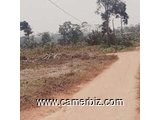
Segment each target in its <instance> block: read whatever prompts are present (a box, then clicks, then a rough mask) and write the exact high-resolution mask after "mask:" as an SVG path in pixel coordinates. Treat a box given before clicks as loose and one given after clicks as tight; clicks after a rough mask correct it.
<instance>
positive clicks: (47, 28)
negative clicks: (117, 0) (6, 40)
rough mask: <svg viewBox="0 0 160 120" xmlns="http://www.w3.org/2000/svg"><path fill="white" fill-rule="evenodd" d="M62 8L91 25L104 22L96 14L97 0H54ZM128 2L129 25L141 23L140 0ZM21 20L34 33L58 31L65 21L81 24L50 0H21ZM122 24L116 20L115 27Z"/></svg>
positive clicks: (127, 0)
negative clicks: (27, 24) (25, 22)
mask: <svg viewBox="0 0 160 120" xmlns="http://www.w3.org/2000/svg"><path fill="white" fill-rule="evenodd" d="M52 1H53V2H55V3H56V4H57V5H59V6H60V7H61V8H63V9H64V10H66V11H67V12H69V13H70V14H71V15H73V16H74V17H76V18H78V19H79V20H80V21H82V22H83V21H86V22H88V23H89V24H91V25H94V24H102V20H101V16H100V15H97V14H95V11H96V9H97V4H96V1H97V0H52ZM124 1H125V2H126V4H127V13H128V15H129V25H135V24H137V23H140V2H139V0H124ZM20 12H21V13H20V15H21V17H20V18H21V19H20V20H21V21H24V20H26V21H27V22H28V23H29V24H30V26H31V28H32V29H33V31H34V34H37V33H42V32H53V33H57V32H58V28H59V25H62V24H63V23H64V22H65V21H71V22H72V23H75V24H81V23H80V22H79V21H77V20H75V19H74V18H72V17H71V16H69V15H67V14H65V13H64V12H62V11H61V10H60V9H58V8H57V7H55V6H54V5H52V4H51V3H50V2H49V1H48V0H21V6H20ZM119 26H120V20H115V27H119Z"/></svg>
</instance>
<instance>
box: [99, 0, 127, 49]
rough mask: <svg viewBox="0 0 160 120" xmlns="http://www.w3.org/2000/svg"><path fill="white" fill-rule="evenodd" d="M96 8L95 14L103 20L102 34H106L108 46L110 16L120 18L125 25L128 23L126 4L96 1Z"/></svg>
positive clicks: (113, 0)
mask: <svg viewBox="0 0 160 120" xmlns="http://www.w3.org/2000/svg"><path fill="white" fill-rule="evenodd" d="M97 4H98V8H97V11H96V13H98V14H100V15H101V17H102V20H103V23H102V33H103V35H105V33H107V39H105V41H104V42H105V43H106V42H107V41H108V45H109V46H110V43H111V40H110V34H111V32H112V30H111V28H110V26H109V24H110V19H111V17H112V16H116V18H117V17H119V16H120V17H122V18H123V21H124V22H125V23H127V22H128V15H127V14H126V12H125V10H126V4H125V3H124V2H122V1H121V0H97Z"/></svg>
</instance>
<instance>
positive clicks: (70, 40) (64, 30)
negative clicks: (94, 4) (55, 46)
mask: <svg viewBox="0 0 160 120" xmlns="http://www.w3.org/2000/svg"><path fill="white" fill-rule="evenodd" d="M59 33H60V34H61V35H63V39H61V40H60V43H61V44H76V43H77V42H79V40H80V37H81V36H82V35H83V34H82V31H81V30H80V26H79V25H78V24H72V23H71V22H70V21H68V22H65V23H64V24H63V25H60V27H59Z"/></svg>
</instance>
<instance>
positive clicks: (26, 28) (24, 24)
mask: <svg viewBox="0 0 160 120" xmlns="http://www.w3.org/2000/svg"><path fill="white" fill-rule="evenodd" d="M20 30H21V31H24V34H25V36H27V37H28V39H29V35H30V34H32V33H33V31H32V29H31V27H30V25H29V24H28V22H26V21H23V22H20Z"/></svg>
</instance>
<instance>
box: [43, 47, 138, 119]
mask: <svg viewBox="0 0 160 120" xmlns="http://www.w3.org/2000/svg"><path fill="white" fill-rule="evenodd" d="M117 54H118V57H119V60H118V61H117V62H115V63H114V64H113V65H112V66H111V67H110V68H109V69H106V70H104V71H103V72H102V73H101V74H100V75H98V76H97V77H96V78H95V79H94V80H93V81H91V82H90V83H89V84H87V85H85V87H83V88H82V89H81V90H80V91H79V92H78V93H76V94H75V95H74V96H73V98H88V97H91V98H93V97H97V98H101V99H106V98H108V99H110V98H122V99H123V100H124V106H114V107H113V106H103V107H98V106H93V107H89V106H84V107H82V106H81V107H79V106H78V107H77V106H72V107H69V106H67V107H63V108H62V109H60V110H59V111H57V112H54V113H52V114H50V115H49V116H46V117H45V118H43V119H41V120H139V114H138V111H137V107H138V100H137V81H138V80H137V78H136V75H137V73H138V69H139V64H140V63H139V61H140V60H139V59H140V58H139V50H137V51H131V52H121V53H117Z"/></svg>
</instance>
